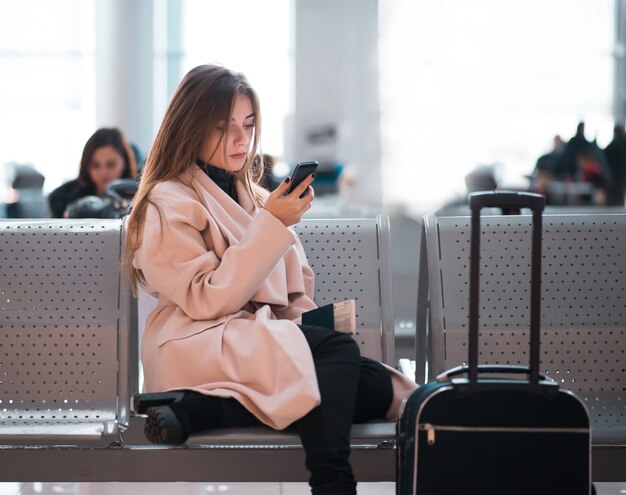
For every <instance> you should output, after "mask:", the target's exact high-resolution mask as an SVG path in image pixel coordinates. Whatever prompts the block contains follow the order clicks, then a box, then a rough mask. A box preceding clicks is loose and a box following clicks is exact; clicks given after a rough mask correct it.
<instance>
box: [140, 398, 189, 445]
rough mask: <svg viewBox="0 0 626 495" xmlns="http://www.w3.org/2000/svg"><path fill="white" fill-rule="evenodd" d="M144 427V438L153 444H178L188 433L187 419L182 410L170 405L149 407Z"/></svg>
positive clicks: (181, 442)
mask: <svg viewBox="0 0 626 495" xmlns="http://www.w3.org/2000/svg"><path fill="white" fill-rule="evenodd" d="M146 414H147V415H148V418H147V419H146V424H145V427H144V432H145V434H146V438H147V439H148V441H149V442H151V443H155V444H167V445H180V444H183V443H185V442H186V441H187V439H188V438H189V434H190V428H189V420H188V419H187V415H186V414H185V413H184V411H180V410H178V408H176V406H175V405H174V404H172V405H171V406H156V407H149V408H148V409H147V410H146Z"/></svg>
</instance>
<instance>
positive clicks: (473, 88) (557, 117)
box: [379, 0, 614, 211]
mask: <svg viewBox="0 0 626 495" xmlns="http://www.w3.org/2000/svg"><path fill="white" fill-rule="evenodd" d="M379 9H380V72H381V143H382V170H383V177H384V179H383V180H384V186H383V187H384V195H385V201H386V202H387V203H389V202H394V203H396V202H400V203H403V204H405V205H409V206H411V207H413V208H416V209H418V210H422V211H423V210H425V209H428V210H430V209H433V208H436V207H438V206H440V205H441V204H442V203H444V202H445V201H447V200H449V199H450V198H451V197H453V196H454V195H459V196H460V195H463V194H464V193H465V184H464V177H465V175H466V174H467V173H468V172H470V171H471V170H472V169H473V168H475V167H476V166H478V165H481V164H499V165H497V167H496V170H497V171H498V172H499V175H498V176H497V178H498V179H499V185H500V186H517V187H525V186H527V182H526V180H525V179H524V175H525V174H530V173H531V172H532V170H533V167H534V165H535V162H536V159H537V157H538V156H539V155H541V154H543V153H545V152H547V151H548V150H549V147H550V144H551V142H552V137H553V136H554V135H555V134H560V135H561V136H562V137H563V138H564V139H566V140H567V139H569V138H570V137H571V136H572V135H573V134H574V132H575V130H576V124H577V123H578V121H579V120H584V121H585V122H586V132H587V138H588V139H593V138H596V137H597V140H598V144H599V145H600V146H602V147H603V146H606V145H607V144H608V142H609V140H610V138H611V136H612V127H613V120H612V117H611V104H612V94H613V93H612V92H613V89H612V87H613V86H612V85H613V59H612V50H613V42H614V2H613V0H510V1H506V2H503V1H501V0H472V1H471V2H468V1H467V0H445V1H441V0H420V1H418V2H416V1H414V0H381V1H380V3H379Z"/></svg>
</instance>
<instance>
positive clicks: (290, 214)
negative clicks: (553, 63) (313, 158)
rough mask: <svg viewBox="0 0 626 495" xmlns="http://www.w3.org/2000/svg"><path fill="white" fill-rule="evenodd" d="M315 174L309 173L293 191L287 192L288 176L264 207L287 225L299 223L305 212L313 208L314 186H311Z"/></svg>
mask: <svg viewBox="0 0 626 495" xmlns="http://www.w3.org/2000/svg"><path fill="white" fill-rule="evenodd" d="M314 176H315V174H311V175H309V176H308V177H307V178H306V179H304V180H303V181H302V182H301V183H300V184H298V185H297V186H296V188H295V189H294V190H293V191H291V192H290V193H289V194H286V193H287V190H288V189H289V177H288V178H287V179H285V180H284V181H282V182H281V183H280V184H279V185H278V187H277V188H276V189H274V190H273V191H272V193H271V194H270V195H269V197H268V198H267V200H266V201H265V205H264V206H263V207H264V208H265V209H266V210H267V211H269V212H270V213H271V214H272V215H274V216H275V217H276V218H278V219H279V220H280V221H281V222H283V224H285V227H290V226H291V225H295V224H297V223H298V222H299V221H300V219H301V218H302V215H304V212H305V211H307V210H308V209H309V208H311V203H312V202H313V199H315V194H314V192H313V188H312V187H310V185H311V182H313V179H314V178H315V177H314ZM307 190H308V193H307V194H306V195H305V196H304V197H302V198H301V197H300V195H302V193H304V192H305V191H307Z"/></svg>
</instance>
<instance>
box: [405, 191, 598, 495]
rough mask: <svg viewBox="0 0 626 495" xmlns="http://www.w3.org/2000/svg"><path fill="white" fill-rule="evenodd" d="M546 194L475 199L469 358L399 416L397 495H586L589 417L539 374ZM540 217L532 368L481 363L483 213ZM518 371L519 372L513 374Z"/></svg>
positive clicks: (533, 278)
mask: <svg viewBox="0 0 626 495" xmlns="http://www.w3.org/2000/svg"><path fill="white" fill-rule="evenodd" d="M544 204H545V199H544V197H543V196H540V195H537V194H525V193H515V192H496V193H475V194H473V195H471V196H470V206H471V210H472V230H471V247H470V257H471V260H470V309H469V313H470V315H469V360H468V363H469V364H468V366H460V367H458V368H455V369H452V370H449V371H447V372H445V373H443V374H442V375H440V376H438V377H437V378H436V380H434V381H431V382H429V383H427V384H426V385H424V386H422V387H420V388H419V389H417V390H416V391H415V392H414V393H413V394H412V395H411V396H410V397H409V398H408V399H407V400H406V401H405V403H404V404H403V408H402V410H401V412H400V417H399V420H398V425H397V428H398V431H397V433H398V438H397V468H396V469H397V473H396V493H397V494H399V495H409V494H416V495H422V494H428V495H431V494H445V495H457V494H496V493H497V494H528V495H531V494H532V495H543V494H546V495H547V494H550V495H555V494H561V493H562V494H568V495H574V494H577V495H583V494H585V495H587V494H589V493H590V490H591V480H590V429H589V416H588V413H587V410H586V408H585V406H584V404H583V403H582V402H581V401H580V400H579V399H578V398H577V397H576V396H575V395H574V394H572V393H571V392H568V391H566V390H563V389H562V388H560V387H559V384H558V383H556V382H554V381H552V380H550V379H547V378H546V377H544V376H542V375H540V373H539V338H540V301H541V295H540V289H541V285H540V284H541V282H540V280H541V214H542V211H543V207H544ZM483 207H501V208H509V209H519V208H522V207H527V208H531V209H532V211H533V239H532V255H531V256H532V273H531V310H530V312H531V315H530V319H531V326H530V368H526V367H522V366H506V365H478V308H479V301H478V299H479V297H478V296H479V266H480V264H479V256H480V254H479V253H480V239H479V235H480V210H481V208H483ZM515 375H517V376H515Z"/></svg>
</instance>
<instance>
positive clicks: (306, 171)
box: [287, 161, 317, 197]
mask: <svg viewBox="0 0 626 495" xmlns="http://www.w3.org/2000/svg"><path fill="white" fill-rule="evenodd" d="M316 169H317V162H315V161H311V162H300V163H298V164H297V165H296V168H295V169H294V171H293V175H292V176H291V183H290V184H289V190H288V191H287V194H289V193H290V192H291V191H293V190H294V189H295V188H296V187H297V186H298V184H300V182H302V181H303V180H304V179H306V178H307V177H308V176H309V175H311V174H312V173H313V172H315V170H316ZM308 192H309V191H308V190H306V191H304V193H303V194H302V196H300V197H303V196H305V195H306V194H307V193H308Z"/></svg>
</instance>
